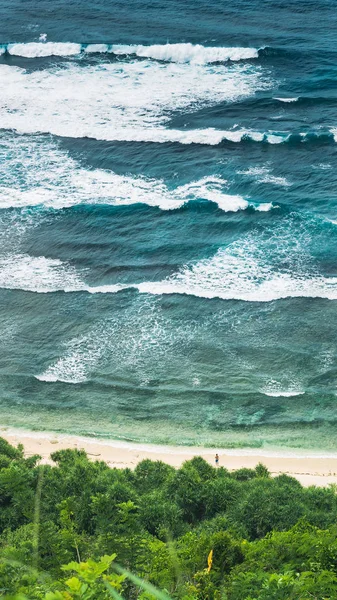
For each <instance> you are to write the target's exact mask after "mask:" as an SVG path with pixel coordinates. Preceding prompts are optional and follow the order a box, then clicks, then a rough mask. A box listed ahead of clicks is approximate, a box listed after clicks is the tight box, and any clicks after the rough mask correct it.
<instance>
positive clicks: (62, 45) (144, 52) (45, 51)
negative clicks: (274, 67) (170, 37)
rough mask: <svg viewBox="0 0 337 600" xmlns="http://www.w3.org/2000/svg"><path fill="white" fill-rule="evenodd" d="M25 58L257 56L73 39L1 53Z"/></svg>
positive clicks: (247, 51)
mask: <svg viewBox="0 0 337 600" xmlns="http://www.w3.org/2000/svg"><path fill="white" fill-rule="evenodd" d="M6 53H7V54H10V55H11V56H20V57H24V58H41V57H48V56H61V57H66V56H78V55H81V54H97V53H98V54H115V55H117V56H118V55H124V56H128V55H132V56H138V57H140V58H151V59H155V60H159V61H165V62H176V63H195V64H207V63H215V62H227V61H240V60H250V59H253V58H258V56H259V50H258V49H257V48H242V47H241V48H240V47H230V48H226V47H217V46H202V45H200V44H190V43H182V44H154V45H151V46H143V45H134V44H131V45H130V44H129V45H127V44H124V45H123V44H78V43H73V42H47V41H45V42H26V43H19V44H3V45H2V46H0V54H6Z"/></svg>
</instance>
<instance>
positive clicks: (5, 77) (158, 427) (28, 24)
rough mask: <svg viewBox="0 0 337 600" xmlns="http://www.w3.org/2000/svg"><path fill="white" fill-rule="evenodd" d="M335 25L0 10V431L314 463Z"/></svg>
mask: <svg viewBox="0 0 337 600" xmlns="http://www.w3.org/2000/svg"><path fill="white" fill-rule="evenodd" d="M336 21H337V13H336V10H335V4H334V3H333V2H332V1H331V0H320V1H316V2H313V1H309V2H308V1H306V2H304V1H302V0H296V1H295V0H292V1H290V2H287V3H284V2H281V1H278V0H269V1H268V2H267V1H262V2H261V0H260V1H259V2H258V1H257V0H250V1H249V2H248V1H246V0H238V1H237V2H229V3H223V2H220V1H219V0H216V1H212V2H210V3H207V5H206V4H205V3H203V2H199V1H198V0H193V2H192V0H191V1H184V2H181V1H180V2H178V1H177V0H171V1H170V2H169V3H168V2H166V3H163V2H159V1H155V2H151V3H148V4H144V3H141V2H138V1H135V0H131V1H130V2H129V3H124V2H119V1H118V2H114V3H108V2H107V0H101V1H99V2H96V3H95V4H94V5H93V4H92V3H89V2H86V1H81V2H79V0H75V1H74V2H65V1H64V0H57V1H56V2H53V3H52V4H51V3H49V2H46V1H45V0H41V1H40V2H39V3H38V6H37V5H36V3H33V2H25V4H24V5H22V4H21V3H20V2H19V0H14V1H13V2H12V3H11V6H10V7H8V4H5V3H4V2H0V53H1V54H0V80H1V90H2V92H1V98H0V127H1V130H0V156H1V161H0V179H1V180H0V239H1V247H0V303H1V313H0V333H1V336H0V351H1V354H0V356H1V358H0V407H1V423H2V425H4V426H6V425H12V426H13V425H17V426H24V427H29V428H34V429H51V430H55V431H66V432H75V433H85V434H92V435H98V436H109V435H110V436H113V437H115V438H122V439H131V440H138V441H140V440H141V441H149V442H151V441H153V442H162V443H165V442H166V443H167V442H171V443H172V442H174V443H180V444H187V443H197V444H198V443H203V444H210V445H217V446H247V445H249V446H253V447H261V446H267V445H268V446H289V447H306V448H311V447H312V448H315V447H320V448H327V449H334V448H336V446H337V443H336V435H335V434H336V430H337V427H336V415H337V411H336V404H337V396H336V394H337V341H336V335H335V323H336V314H337V308H336V307H337V303H336V300H337V194H336V189H337V188H336V183H337V175H336V173H337V171H336V166H337V154H336V148H337V144H336V142H337V117H336V108H337V100H336V87H337V66H336V65H337V49H336V44H335V32H336V24H337V23H336Z"/></svg>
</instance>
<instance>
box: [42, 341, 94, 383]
mask: <svg viewBox="0 0 337 600" xmlns="http://www.w3.org/2000/svg"><path fill="white" fill-rule="evenodd" d="M66 348H67V349H66V352H65V354H64V356H61V357H60V358H59V359H58V360H57V361H56V362H55V363H54V364H52V365H50V366H49V367H48V368H47V369H46V371H44V372H43V373H41V374H40V375H36V379H39V380H40V381H46V382H55V381H62V382H64V383H73V384H78V383H83V382H85V381H86V380H87V377H88V372H89V371H91V370H92V369H94V367H95V366H96V365H97V363H98V361H99V359H100V358H101V356H102V352H103V348H104V346H103V345H102V339H101V337H98V336H97V335H96V336H93V335H90V334H89V335H85V336H83V337H80V338H75V339H74V340H72V341H71V342H69V343H68V344H67V345H66Z"/></svg>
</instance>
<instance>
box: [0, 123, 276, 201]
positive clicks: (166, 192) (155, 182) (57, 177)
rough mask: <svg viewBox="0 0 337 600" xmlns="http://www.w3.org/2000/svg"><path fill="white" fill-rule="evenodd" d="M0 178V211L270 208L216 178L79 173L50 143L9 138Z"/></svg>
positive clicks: (4, 140) (1, 147) (0, 153)
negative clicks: (193, 204) (172, 183)
mask: <svg viewBox="0 0 337 600" xmlns="http://www.w3.org/2000/svg"><path fill="white" fill-rule="evenodd" d="M0 179H1V185H0V209H1V208H2V209H4V208H12V207H14V208H21V207H29V206H39V205H43V206H45V207H47V208H54V209H62V208H68V207H71V206H76V205H79V204H108V205H111V206H125V205H132V204H139V203H141V204H146V205H148V206H156V207H158V208H160V209H161V210H173V209H178V208H180V207H182V206H183V205H185V204H186V203H188V202H190V201H199V200H201V201H203V200H207V201H209V202H214V203H215V204H217V205H218V207H219V208H220V209H221V210H223V211H225V212H237V211H239V210H245V209H247V208H248V207H250V208H252V209H254V210H257V211H268V210H270V209H271V208H272V204H271V203H270V202H266V203H256V202H253V201H252V200H250V199H249V198H244V197H243V196H241V195H238V194H233V193H231V190H230V189H229V188H230V186H229V183H228V182H227V181H226V180H225V179H223V178H221V177H219V176H218V177H216V176H208V177H203V178H201V179H198V180H196V181H192V182H190V183H188V184H185V185H180V186H178V187H176V188H173V189H170V188H169V187H168V186H167V185H166V184H165V182H164V181H163V180H160V179H154V178H149V177H140V176H138V177H136V176H129V175H118V174H116V173H114V172H113V171H108V170H103V169H92V170H89V169H85V168H83V167H82V166H81V165H80V164H79V163H78V162H76V161H75V160H74V159H72V158H71V157H70V156H69V154H68V153H67V152H65V151H63V150H61V149H60V148H59V147H58V145H57V144H56V143H54V142H52V141H48V142H47V141H46V140H44V139H43V138H41V137H30V138H28V139H27V138H26V137H21V136H15V135H13V134H12V135H9V134H7V135H5V136H2V137H1V138H0Z"/></svg>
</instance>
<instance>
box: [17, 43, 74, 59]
mask: <svg viewBox="0 0 337 600" xmlns="http://www.w3.org/2000/svg"><path fill="white" fill-rule="evenodd" d="M7 52H8V54H11V55H12V56H22V57H24V58H40V57H46V56H75V55H76V54H80V52H81V44H74V43H71V42H27V43H25V44H8V46H7Z"/></svg>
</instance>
